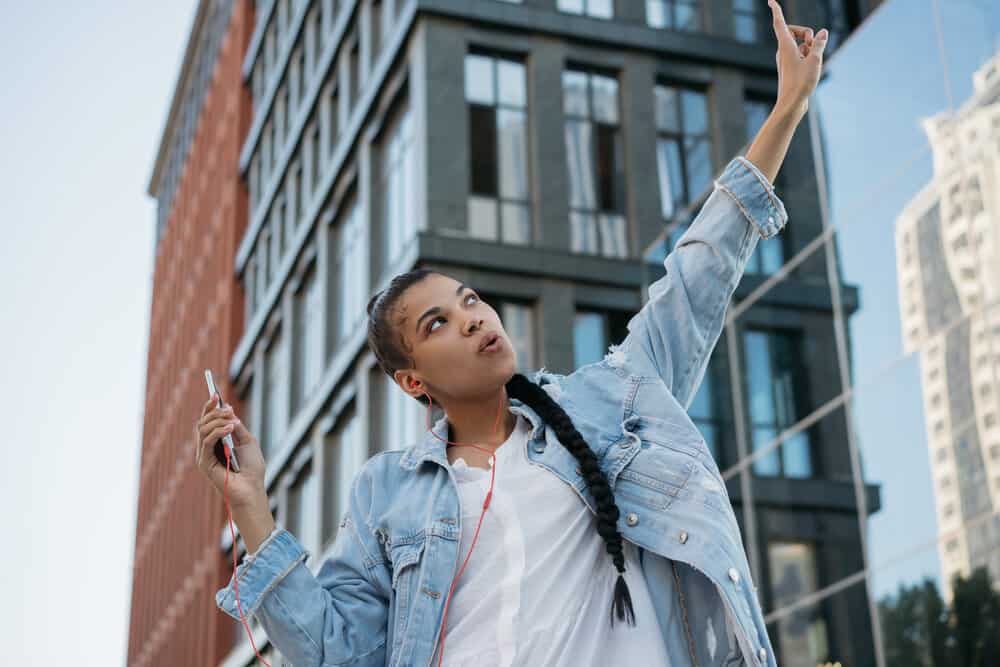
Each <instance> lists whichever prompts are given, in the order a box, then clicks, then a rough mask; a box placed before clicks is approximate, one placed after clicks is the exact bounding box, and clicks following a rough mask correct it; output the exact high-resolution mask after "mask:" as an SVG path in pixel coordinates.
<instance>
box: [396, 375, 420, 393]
mask: <svg viewBox="0 0 1000 667" xmlns="http://www.w3.org/2000/svg"><path fill="white" fill-rule="evenodd" d="M395 377H396V383H397V384H398V385H399V386H400V388H401V389H402V390H403V391H405V392H406V393H407V394H409V395H410V396H413V397H418V396H422V395H423V394H424V393H426V391H427V390H426V388H425V387H424V382H423V380H421V379H420V378H418V377H417V376H415V375H413V373H410V372H408V371H396V374H395Z"/></svg>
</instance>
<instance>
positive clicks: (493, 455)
mask: <svg viewBox="0 0 1000 667" xmlns="http://www.w3.org/2000/svg"><path fill="white" fill-rule="evenodd" d="M424 395H425V396H427V400H428V401H429V402H428V404H427V429H428V431H430V433H431V435H433V436H434V437H435V438H437V439H438V440H441V441H442V442H444V443H445V445H446V446H447V445H452V446H455V447H474V448H476V449H478V450H481V451H484V452H486V453H487V454H489V455H490V457H491V458H492V461H491V465H490V488H489V490H488V491H487V492H486V499H485V500H484V501H483V510H482V512H480V514H479V522H478V523H477V524H476V532H475V534H474V535H473V536H472V544H470V545H469V553H467V554H466V555H465V560H464V561H463V562H462V567H461V568H459V570H458V574H456V575H455V578H454V579H452V582H451V587H450V588H449V590H448V597H446V598H445V601H444V615H443V617H442V619H441V632H440V634H439V635H438V640H439V641H440V642H441V654H440V655H439V656H438V667H440V666H441V663H442V661H443V660H444V642H445V639H444V634H445V628H446V627H447V621H448V604H449V602H451V594H452V593H453V592H454V591H455V585H456V584H457V583H458V580H459V578H460V577H461V576H462V572H464V571H465V566H466V565H467V564H468V563H469V558H470V557H471V556H472V550H473V549H474V548H475V547H476V540H477V539H478V538H479V528H480V527H481V526H482V525H483V517H485V516H486V508H488V507H489V506H490V500H491V499H492V498H493V480H494V479H495V478H496V460H497V457H496V453H495V452H491V451H490V450H488V449H485V448H483V447H479V446H477V445H461V444H459V443H457V442H452V441H450V440H448V439H447V438H442V437H441V436H439V435H438V434H437V433H434V431H433V430H432V429H431V427H430V424H431V406H432V405H433V403H434V401H433V399H431V397H430V394H424ZM501 399H502V397H501ZM501 414H503V401H502V400H501V407H500V409H498V410H497V418H496V421H495V422H494V424H493V426H494V430H495V431H496V432H497V433H499V432H500V415H501ZM223 451H224V452H225V454H226V481H225V484H224V489H223V498H224V499H225V501H226V513H227V514H228V515H229V532H230V534H231V535H232V536H233V590H234V591H235V592H236V608H237V610H238V611H239V612H240V621H242V623H243V628H244V629H245V630H246V631H247V637H249V638H250V646H252V647H253V651H254V653H255V654H256V655H257V657H258V658H260V661H261V662H263V663H264V666H265V667H271V664H270V663H269V662H267V661H266V660H264V656H262V655H261V654H260V651H258V650H257V644H255V643H254V641H253V633H252V632H250V626H249V625H247V621H246V616H245V615H244V614H243V606H242V604H241V603H240V586H239V580H238V578H237V576H236V573H237V563H238V561H237V558H236V530H235V529H234V528H233V511H232V508H230V506H229V461H230V460H229V449H228V448H226V447H223Z"/></svg>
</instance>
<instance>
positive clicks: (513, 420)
mask: <svg viewBox="0 0 1000 667" xmlns="http://www.w3.org/2000/svg"><path fill="white" fill-rule="evenodd" d="M498 411H500V412H501V414H500V415H499V422H498V417H497V412H498ZM445 413H446V414H447V415H448V422H449V423H450V425H451V429H450V433H449V434H448V436H447V437H448V440H450V441H451V442H454V443H458V444H460V445H479V446H480V447H485V448H487V449H496V448H497V447H499V446H500V445H502V444H503V443H504V442H505V441H506V440H507V438H509V437H510V434H511V433H513V431H514V427H515V426H516V424H517V415H515V414H513V413H512V412H511V411H510V410H509V407H508V402H507V389H506V387H501V388H500V391H499V392H497V393H496V394H494V395H493V397H492V398H489V399H486V400H478V401H475V402H467V403H463V402H457V403H455V402H452V403H451V404H450V405H447V406H445Z"/></svg>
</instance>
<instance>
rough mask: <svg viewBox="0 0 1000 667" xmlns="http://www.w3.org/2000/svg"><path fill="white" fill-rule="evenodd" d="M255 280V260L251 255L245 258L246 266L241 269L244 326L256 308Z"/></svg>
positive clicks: (246, 325)
mask: <svg viewBox="0 0 1000 667" xmlns="http://www.w3.org/2000/svg"><path fill="white" fill-rule="evenodd" d="M256 280H257V271H256V260H255V259H254V256H253V255H250V258H249V259H247V265H246V268H245V269H244V270H243V299H244V300H243V322H244V328H249V325H250V320H252V319H253V314H254V311H255V310H256V309H257V298H256V297H257V290H256V289H255V287H256V285H255V281H256Z"/></svg>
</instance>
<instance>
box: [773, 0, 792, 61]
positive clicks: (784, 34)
mask: <svg viewBox="0 0 1000 667" xmlns="http://www.w3.org/2000/svg"><path fill="white" fill-rule="evenodd" d="M767 4H769V5H771V13H772V15H773V17H774V21H773V24H774V35H775V37H777V38H778V43H779V44H780V43H781V42H784V43H785V47H786V48H791V49H798V44H796V43H795V37H793V36H792V31H791V30H789V29H788V24H787V23H785V14H784V12H782V11H781V5H779V4H778V0H767Z"/></svg>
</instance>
